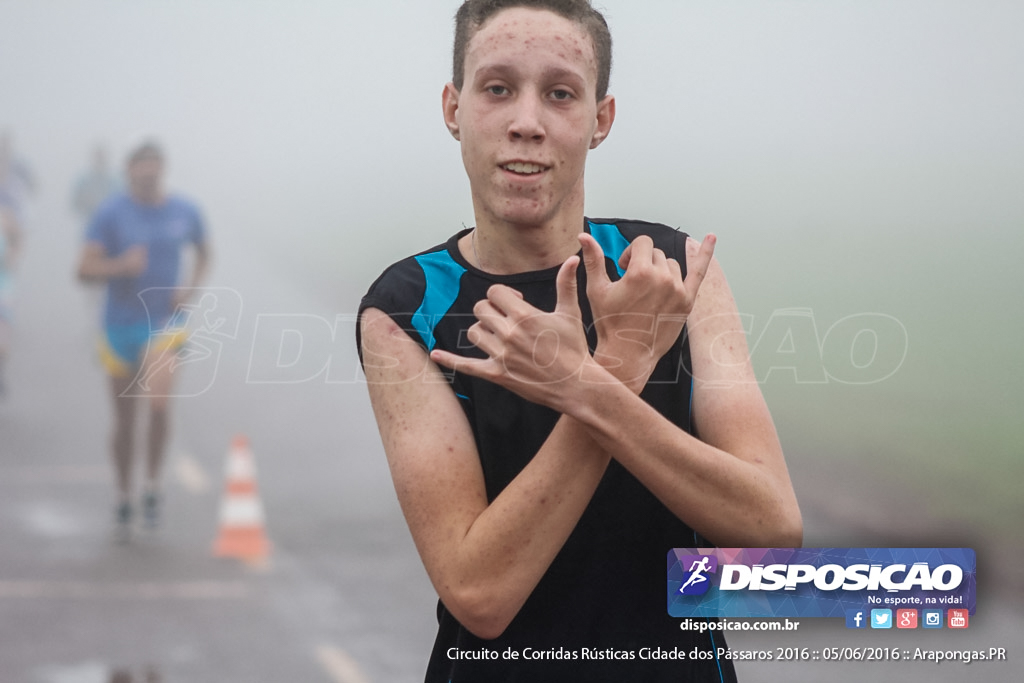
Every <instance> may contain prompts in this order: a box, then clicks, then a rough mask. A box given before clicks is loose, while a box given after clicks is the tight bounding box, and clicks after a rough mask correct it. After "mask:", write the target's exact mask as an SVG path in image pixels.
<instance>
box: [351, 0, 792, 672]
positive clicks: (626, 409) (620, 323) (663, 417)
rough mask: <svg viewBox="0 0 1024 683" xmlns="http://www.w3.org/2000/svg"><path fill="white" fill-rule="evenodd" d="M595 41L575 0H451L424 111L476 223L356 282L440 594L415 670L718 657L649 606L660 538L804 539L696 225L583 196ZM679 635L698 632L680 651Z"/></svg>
mask: <svg viewBox="0 0 1024 683" xmlns="http://www.w3.org/2000/svg"><path fill="white" fill-rule="evenodd" d="M610 64H611V39H610V36H609V35H608V30H607V26H606V24H605V22H604V19H603V17H602V16H601V15H600V14H599V13H597V12H596V11H595V10H593V9H592V8H591V7H590V4H589V2H588V1H587V0H534V1H532V2H524V1H523V0H518V1H517V0H505V1H502V0H467V2H465V3H464V4H463V6H462V7H461V8H460V9H459V11H458V13H457V15H456V30H455V51H454V70H453V80H452V82H451V83H448V84H447V85H446V86H445V88H444V93H443V112H444V120H445V124H446V125H447V127H448V130H449V131H450V132H451V134H452V136H453V137H454V138H455V139H456V140H458V141H459V142H460V145H461V149H462V157H463V161H464V165H465V167H466V172H467V174H468V175H469V179H470V187H471V192H472V198H473V208H474V214H475V218H476V227H475V228H473V229H468V230H463V231H461V232H459V233H458V234H456V235H454V236H453V237H452V238H451V239H450V240H448V242H447V243H445V244H443V245H439V246H437V247H434V248H433V249H429V250H427V251H425V252H422V253H420V254H418V255H416V256H413V257H410V258H407V259H404V260H402V261H399V262H398V263H396V264H394V265H393V266H391V267H390V268H389V269H387V270H386V271H385V272H384V274H383V275H382V276H381V277H380V278H379V279H378V280H377V281H376V282H375V283H374V284H373V285H372V286H371V288H370V290H369V292H368V293H367V295H366V297H364V299H363V301H362V303H361V305H360V311H361V324H360V345H361V347H360V348H361V353H362V360H363V363H364V368H365V371H366V376H367V381H368V387H369V391H370V397H371V401H372V404H373V408H374V412H375V415H376V418H377V422H378V426H379V428H380V432H381V436H382V440H383V443H384V449H385V452H386V454H387V458H388V462H389V465H390V468H391V473H392V478H393V480H394V484H395V489H396V491H397V494H398V498H399V502H400V504H401V506H402V509H403V512H404V514H405V517H406V520H407V521H408V524H409V527H410V530H411V532H412V536H413V539H414V541H415V543H416V546H417V549H418V550H419V553H420V556H421V558H422V560H423V563H424V565H425V567H426V569H427V573H428V574H429V576H430V579H431V581H432V582H433V584H434V587H435V588H436V590H437V592H438V595H439V596H440V602H439V605H438V620H439V630H438V635H437V640H436V643H435V647H434V651H433V654H432V657H431V660H430V663H429V665H428V671H427V680H428V681H442V682H444V681H455V682H458V681H505V680H509V681H511V680H530V681H617V682H618V681H627V680H628V681H684V680H685V681H725V680H733V679H734V678H735V673H734V671H733V669H732V665H731V662H730V661H728V660H725V659H719V658H717V657H715V656H714V655H713V653H714V650H715V648H716V647H721V646H722V645H723V644H724V641H723V639H722V638H721V634H720V633H711V632H705V633H703V634H700V633H698V632H696V631H681V630H680V629H679V621H678V620H673V619H671V618H670V617H669V616H668V615H667V605H666V599H665V585H666V580H667V576H666V555H667V553H668V551H669V549H670V548H673V547H687V546H705V545H709V544H715V545H720V546H721V545H724V546H749V547H758V546H782V547H792V546H797V545H799V544H800V541H801V536H802V526H801V520H800V513H799V510H798V508H797V504H796V500H795V497H794V495H793V490H792V486H791V484H790V481H789V476H788V473H787V471H786V466H785V461H784V459H783V456H782V452H781V448H780V446H779V442H778V439H777V437H776V434H775V429H774V426H773V424H772V420H771V417H770V415H769V414H768V411H767V409H766V407H765V404H764V400H763V398H762V396H761V393H760V390H759V388H758V386H757V383H756V381H755V379H754V375H753V372H752V370H751V367H750V364H749V359H748V354H747V348H746V343H745V337H744V333H743V329H742V326H741V324H740V320H739V316H738V313H737V311H736V306H735V303H734V302H733V299H732V296H731V294H730V292H729V288H728V286H727V284H726V281H725V277H724V275H723V274H722V271H721V269H720V268H719V266H718V264H717V262H715V261H714V260H713V259H712V252H713V249H714V244H715V238H714V237H713V236H708V237H706V238H705V240H704V241H703V242H702V243H700V244H698V243H697V242H695V241H693V240H689V239H688V238H687V237H686V236H685V235H684V234H682V233H679V232H677V231H674V230H672V229H670V228H667V227H665V226H662V225H657V224H652V223H646V222H641V221H632V220H618V219H615V220H611V219H596V218H594V219H588V218H585V217H584V211H583V197H584V192H583V177H584V167H585V162H586V156H587V152H588V151H589V150H590V149H593V148H595V147H597V146H598V145H599V144H600V143H601V142H602V141H603V140H604V139H605V137H607V135H608V133H609V131H610V130H611V126H612V122H613V121H614V118H615V100H614V98H613V97H612V96H611V95H608V94H607V85H608V74H609V71H610ZM581 259H582V264H581ZM698 291H699V293H698ZM684 323H685V327H684ZM697 434H699V436H700V438H699V439H698V438H696V435H697ZM694 648H696V649H697V650H698V651H699V652H700V653H702V654H709V653H710V654H712V656H711V658H710V659H695V660H694V659H691V658H690V657H689V656H687V657H685V658H682V659H680V658H679V657H678V653H679V652H684V653H687V654H688V653H689V652H691V651H692V650H694ZM656 650H657V651H661V652H667V653H671V652H675V653H676V656H673V657H665V658H655V657H653V656H652V653H653V652H654V651H656ZM506 652H510V653H516V654H515V657H514V658H513V657H512V656H511V655H509V656H506V655H505V654H504V653H506ZM492 653H496V658H491V657H492V656H494V655H492ZM645 654H646V656H645Z"/></svg>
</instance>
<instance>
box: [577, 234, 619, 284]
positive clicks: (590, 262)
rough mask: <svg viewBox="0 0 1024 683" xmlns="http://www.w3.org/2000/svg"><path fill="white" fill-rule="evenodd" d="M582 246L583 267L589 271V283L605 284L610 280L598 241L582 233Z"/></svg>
mask: <svg viewBox="0 0 1024 683" xmlns="http://www.w3.org/2000/svg"><path fill="white" fill-rule="evenodd" d="M579 240H580V246H582V247H583V267H584V268H585V269H586V271H587V283H588V284H589V283H591V282H593V283H594V284H604V283H608V282H611V280H609V279H608V270H607V269H606V268H605V265H604V251H603V250H602V249H601V245H600V244H598V243H597V240H595V239H594V238H593V236H592V235H589V234H587V233H585V232H582V233H580V236H579Z"/></svg>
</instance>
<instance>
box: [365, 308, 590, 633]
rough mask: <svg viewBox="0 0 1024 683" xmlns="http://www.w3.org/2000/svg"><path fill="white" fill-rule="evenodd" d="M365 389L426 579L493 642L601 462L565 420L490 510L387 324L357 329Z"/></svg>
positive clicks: (433, 377)
mask: <svg viewBox="0 0 1024 683" xmlns="http://www.w3.org/2000/svg"><path fill="white" fill-rule="evenodd" d="M361 326H362V335H361V336H362V344H363V358H364V363H365V371H366V378H367V385H368V389H369V392H370V399H371V403H372V405H373V410H374V414H375V416H376V418H377V424H378V427H379V428H380V433H381V437H382V440H383V443H384V451H385V453H386V455H387V459H388V464H389V466H390V468H391V476H392V480H393V482H394V485H395V491H396V493H397V494H398V500H399V503H400V504H401V507H402V511H403V513H404V515H405V518H406V521H407V522H408V524H409V529H410V531H411V532H412V536H413V540H414V541H415V543H416V547H417V549H418V551H419V554H420V557H421V559H422V560H423V564H424V566H425V567H426V570H427V574H428V575H429V576H430V579H431V581H432V582H433V584H434V587H435V589H436V590H437V592H438V595H439V596H440V598H441V600H442V601H443V602H444V604H445V605H446V606H447V608H448V609H449V610H450V611H451V613H452V614H453V615H454V616H455V618H456V619H458V620H459V622H460V623H462V624H463V625H464V626H465V627H466V628H467V629H469V630H470V631H471V632H473V633H474V634H476V635H477V636H479V637H482V638H495V637H497V636H499V635H500V634H501V633H502V632H503V631H504V630H505V628H506V627H507V626H508V624H509V623H510V622H511V621H512V619H513V618H514V617H515V615H516V614H517V613H518V612H519V609H520V608H521V607H522V605H523V603H524V602H525V601H526V599H527V598H528V597H529V595H530V593H532V592H533V589H534V588H535V587H536V585H537V583H538V582H539V581H540V579H541V577H542V576H543V575H544V572H545V571H546V570H547V568H548V566H549V565H550V563H551V561H552V560H553V559H554V557H555V555H556V554H557V553H558V551H559V550H560V549H561V547H562V545H563V544H564V543H565V540H566V539H567V538H568V537H569V534H570V533H571V532H572V530H573V528H574V527H575V525H576V522H577V521H578V520H579V518H580V516H581V515H582V514H583V510H584V509H585V508H586V506H587V504H588V503H589V501H590V498H591V496H592V495H593V493H594V491H595V489H596V488H597V484H598V482H599V481H600V479H601V477H602V475H603V474H604V471H605V468H606V467H607V464H608V462H609V458H608V456H607V455H605V454H604V453H603V452H602V451H601V449H600V448H598V447H597V446H596V445H595V444H594V443H593V441H592V439H590V438H589V436H588V435H587V432H586V430H585V429H584V428H583V427H582V426H581V425H579V424H578V423H576V422H575V421H574V420H572V419H569V418H565V417H563V418H562V419H560V420H559V422H558V424H557V425H556V426H555V429H554V430H553V432H552V433H551V435H550V436H549V438H548V439H547V441H546V442H545V443H544V445H543V446H542V448H541V449H540V451H539V452H538V453H537V454H536V455H535V456H534V458H533V459H532V460H531V461H530V463H529V464H528V465H527V466H526V467H525V468H524V469H523V470H522V472H520V474H519V475H518V476H517V477H516V478H515V479H514V480H513V481H512V482H511V483H510V484H509V485H508V486H507V487H506V488H505V490H504V491H503V492H502V493H501V494H500V495H498V496H497V498H495V500H494V501H492V502H491V503H490V504H488V501H487V495H486V491H485V487H484V476H483V472H482V470H481V466H480V459H479V456H478V454H477V450H476V445H475V443H474V439H473V434H472V431H471V428H470V426H469V423H468V422H467V421H466V417H465V414H464V413H463V411H462V408H461V407H460V406H459V404H458V399H457V398H456V396H455V394H454V392H453V391H452V389H451V387H450V386H449V385H448V384H447V383H446V381H445V380H444V376H443V375H442V374H441V372H440V371H439V369H438V368H437V366H436V365H434V363H432V362H431V361H430V360H429V358H428V357H427V354H426V352H425V351H424V350H423V349H422V348H421V347H420V346H419V345H418V344H416V343H415V342H413V341H412V340H411V339H409V338H408V336H407V335H406V334H405V333H404V332H403V331H402V330H400V329H399V327H398V326H397V325H396V324H395V322H394V321H393V320H391V318H390V317H388V316H387V315H386V314H384V313H383V312H381V311H379V310H377V309H372V308H371V309H367V310H366V311H364V312H363V315H362V320H361Z"/></svg>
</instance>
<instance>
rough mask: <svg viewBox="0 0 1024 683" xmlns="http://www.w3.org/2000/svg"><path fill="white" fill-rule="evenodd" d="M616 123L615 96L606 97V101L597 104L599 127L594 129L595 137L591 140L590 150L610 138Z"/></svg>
mask: <svg viewBox="0 0 1024 683" xmlns="http://www.w3.org/2000/svg"><path fill="white" fill-rule="evenodd" d="M613 123H615V96H614V95H605V96H604V99H603V100H601V101H600V102H598V103H597V127H596V128H595V129H594V136H593V137H592V138H590V149H594V148H595V147H597V146H598V145H600V144H601V143H602V142H604V139H605V138H606V137H608V133H610V132H611V131H612V124H613Z"/></svg>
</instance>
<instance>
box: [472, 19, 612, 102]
mask: <svg viewBox="0 0 1024 683" xmlns="http://www.w3.org/2000/svg"><path fill="white" fill-rule="evenodd" d="M511 7H530V8H534V9H543V10H548V11H549V12H554V13H555V14H557V15H559V16H562V17H565V18H566V19H568V20H570V21H574V22H576V23H577V24H579V25H580V26H582V27H583V29H584V30H585V31H586V32H587V35H589V36H590V41H591V42H592V43H593V44H594V56H595V57H596V58H597V99H598V100H601V99H603V98H604V96H605V95H607V94H608V80H609V78H610V77H611V72H612V34H611V32H610V31H609V30H608V23H607V22H606V21H605V20H604V16H603V15H602V14H601V13H600V12H598V11H597V10H596V9H594V8H593V7H592V6H591V4H590V0H466V1H465V2H464V3H462V7H459V10H458V11H457V12H456V13H455V47H454V49H453V50H452V83H453V84H454V85H455V87H456V89H458V90H462V81H463V76H464V75H465V73H464V72H465V70H466V47H467V46H468V45H469V41H470V40H471V39H472V38H473V36H474V35H475V34H476V32H477V31H479V30H480V28H481V27H482V26H483V25H484V23H485V22H486V21H487V20H488V19H490V18H491V17H493V16H494V15H495V14H497V13H498V12H500V11H502V10H504V9H509V8H511Z"/></svg>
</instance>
